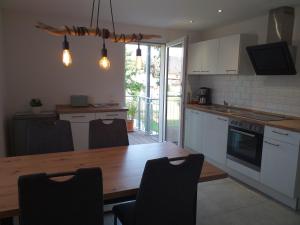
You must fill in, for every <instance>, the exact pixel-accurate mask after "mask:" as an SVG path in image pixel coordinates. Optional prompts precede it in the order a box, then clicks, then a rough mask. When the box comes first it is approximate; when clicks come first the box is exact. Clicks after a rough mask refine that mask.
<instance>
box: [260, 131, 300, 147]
mask: <svg viewBox="0 0 300 225" xmlns="http://www.w3.org/2000/svg"><path fill="white" fill-rule="evenodd" d="M264 136H265V137H268V138H272V139H275V140H278V141H281V142H285V143H290V144H292V145H297V146H298V145H299V143H300V134H299V133H296V132H292V131H288V130H283V129H279V128H275V127H269V126H266V127H265V134H264Z"/></svg>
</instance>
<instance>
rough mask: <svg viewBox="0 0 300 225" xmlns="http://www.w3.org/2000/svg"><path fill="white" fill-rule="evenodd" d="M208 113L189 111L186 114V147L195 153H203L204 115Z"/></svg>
mask: <svg viewBox="0 0 300 225" xmlns="http://www.w3.org/2000/svg"><path fill="white" fill-rule="evenodd" d="M205 114H206V113H204V112H200V111H197V110H192V109H187V110H186V114H185V138H184V145H185V147H188V148H190V149H192V150H194V151H197V152H201V153H203V133H204V131H205V127H204V123H203V122H204V115H205Z"/></svg>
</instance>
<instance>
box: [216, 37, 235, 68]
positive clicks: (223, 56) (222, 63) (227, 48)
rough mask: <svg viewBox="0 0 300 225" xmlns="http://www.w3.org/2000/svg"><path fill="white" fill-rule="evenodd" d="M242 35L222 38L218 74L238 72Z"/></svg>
mask: <svg viewBox="0 0 300 225" xmlns="http://www.w3.org/2000/svg"><path fill="white" fill-rule="evenodd" d="M239 54H240V35H232V36H228V37H223V38H221V39H220V48H219V59H218V61H219V63H218V70H217V73H218V74H238V70H239Z"/></svg>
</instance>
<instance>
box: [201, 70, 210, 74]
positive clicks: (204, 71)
mask: <svg viewBox="0 0 300 225" xmlns="http://www.w3.org/2000/svg"><path fill="white" fill-rule="evenodd" d="M201 72H203V73H208V72H209V70H201Z"/></svg>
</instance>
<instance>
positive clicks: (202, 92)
mask: <svg viewBox="0 0 300 225" xmlns="http://www.w3.org/2000/svg"><path fill="white" fill-rule="evenodd" d="M198 104H199V105H211V89H210V88H207V87H201V88H200V89H199V102H198Z"/></svg>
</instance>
